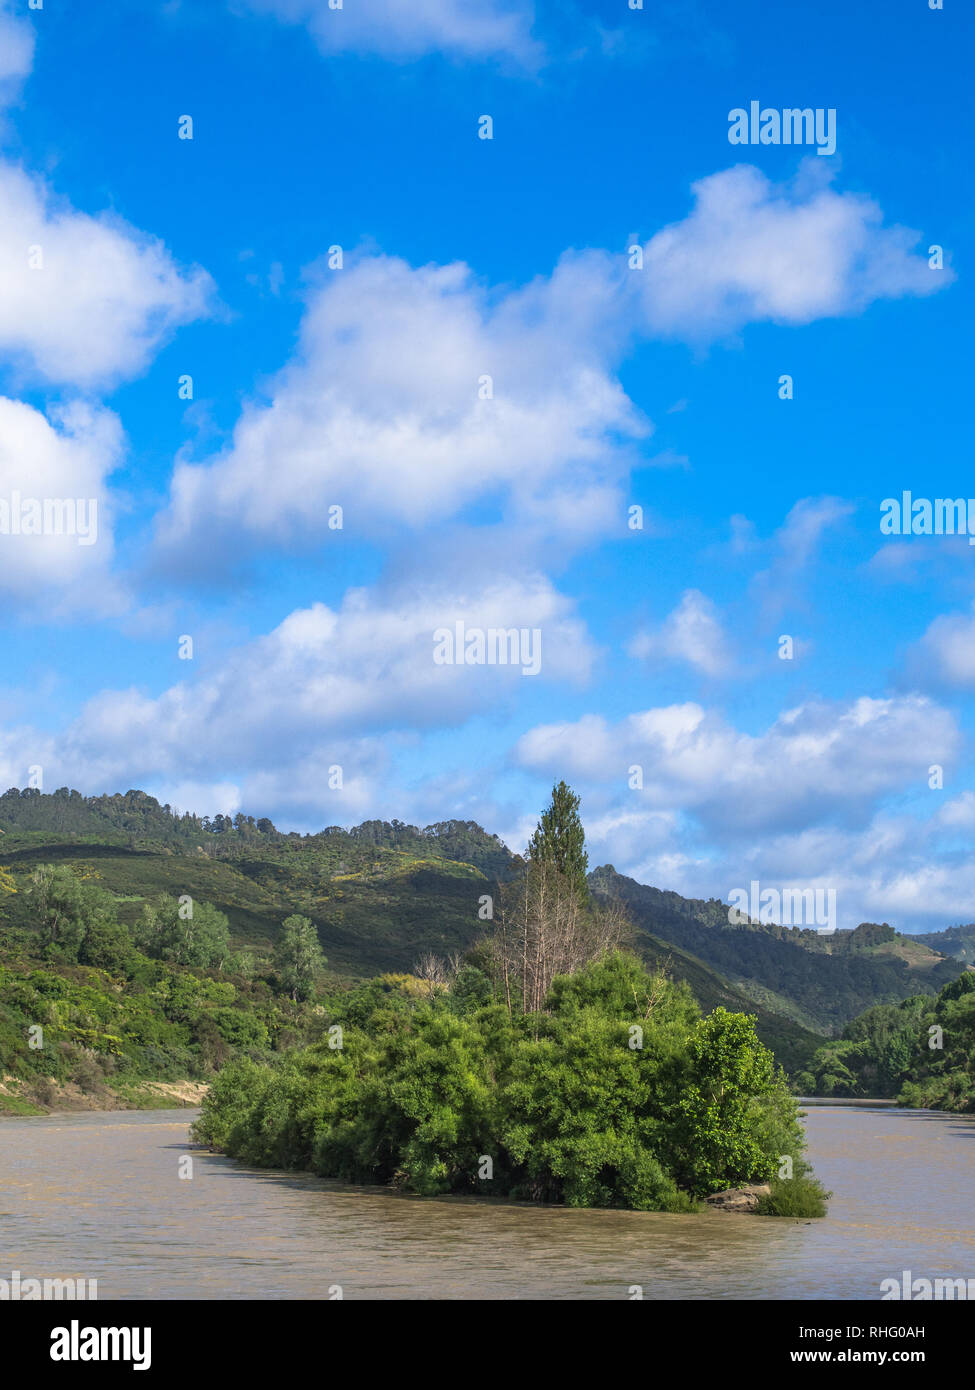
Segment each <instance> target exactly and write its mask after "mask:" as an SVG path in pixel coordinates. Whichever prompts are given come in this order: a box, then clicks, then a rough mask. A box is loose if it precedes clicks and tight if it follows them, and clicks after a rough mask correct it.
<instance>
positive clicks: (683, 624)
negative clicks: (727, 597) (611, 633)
mask: <svg viewBox="0 0 975 1390" xmlns="http://www.w3.org/2000/svg"><path fill="white" fill-rule="evenodd" d="M627 650H628V651H629V654H630V655H631V656H635V657H638V658H639V659H641V660H644V661H652V660H654V659H658V658H660V659H663V660H666V661H680V662H686V663H687V664H688V665H689V666H693V667H694V669H695V670H697V671H700V672H701V673H702V674H703V675H706V676H721V675H724V674H725V673H726V672H727V671H728V670H729V669H730V667H731V653H730V651H729V649H728V642H727V638H726V637H725V634H724V631H723V629H722V627H721V622H720V619H719V617H718V610H717V608H716V607H715V605H714V604H713V603H712V602H711V600H710V599H709V598H707V597H706V595H704V594H702V593H701V592H700V590H699V589H687V590H686V591H685V593H684V594H683V595H682V597H681V601H680V603H679V604H678V605H677V607H676V608H675V609H674V611H673V612H672V613H671V614H670V615H669V617H668V618H666V619H665V621H664V622H663V623H662V625H661V626H660V627H659V628H658V629H657V630H656V631H655V632H650V631H643V632H639V633H637V635H636V637H634V639H633V641H632V642H631V643H630V645H629V647H628V648H627Z"/></svg>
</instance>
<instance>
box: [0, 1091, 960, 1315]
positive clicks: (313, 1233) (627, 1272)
mask: <svg viewBox="0 0 975 1390" xmlns="http://www.w3.org/2000/svg"><path fill="white" fill-rule="evenodd" d="M196 1114H197V1112H196V1111H192V1110H173V1111H159V1110H156V1111H148V1112H147V1111H142V1112H139V1111H114V1112H109V1113H100V1114H79V1115H68V1116H63V1115H61V1116H42V1117H36V1118H4V1119H2V1120H0V1278H5V1279H9V1277H10V1272H12V1271H13V1270H15V1269H17V1270H20V1273H21V1278H22V1279H26V1278H28V1277H35V1278H45V1277H49V1278H69V1277H73V1278H86V1279H97V1280H98V1297H99V1298H100V1299H110V1298H328V1297H329V1296H330V1290H332V1289H333V1288H334V1286H336V1285H338V1286H341V1289H342V1296H343V1297H345V1298H559V1299H566V1298H569V1299H571V1298H583V1299H585V1298H627V1297H630V1296H631V1293H630V1290H631V1288H632V1286H633V1285H639V1286H641V1287H642V1289H643V1296H644V1298H657V1299H677V1298H680V1299H687V1298H691V1299H713V1298H731V1299H734V1298H765V1299H784V1298H834V1299H846V1298H867V1299H878V1298H879V1297H880V1294H881V1289H880V1283H881V1280H882V1279H886V1278H894V1279H897V1280H898V1282H899V1281H900V1280H901V1277H902V1273H903V1271H904V1270H910V1271H911V1272H912V1276H913V1277H914V1278H917V1277H922V1276H923V1277H925V1278H936V1277H943V1278H947V1277H951V1278H966V1279H967V1278H975V1201H973V1198H975V1120H972V1119H968V1118H961V1117H958V1116H951V1115H943V1114H936V1113H934V1112H930V1111H900V1110H895V1109H877V1108H874V1109H857V1108H854V1107H838V1106H835V1107H834V1106H822V1105H817V1106H815V1107H813V1106H811V1107H810V1108H809V1110H808V1112H807V1118H806V1121H805V1123H806V1129H807V1134H808V1138H809V1157H810V1158H811V1160H812V1162H813V1164H814V1166H815V1169H816V1173H817V1175H818V1176H819V1177H820V1178H821V1179H822V1181H823V1182H824V1183H825V1184H826V1186H827V1187H828V1188H831V1189H832V1190H833V1193H834V1196H833V1198H832V1200H831V1202H830V1212H829V1216H827V1217H826V1218H825V1219H822V1220H818V1221H811V1222H806V1221H799V1222H797V1221H795V1220H790V1219H786V1218H775V1217H759V1216H733V1215H730V1214H728V1213H723V1214H722V1213H718V1212H708V1213H706V1214H704V1215H701V1216H671V1215H665V1214H658V1213H651V1212H622V1211H572V1210H567V1209H563V1208H551V1207H550V1208H538V1207H531V1206H526V1205H515V1204H512V1203H506V1202H501V1201H492V1200H489V1199H488V1200H485V1199H470V1200H467V1199H463V1198H444V1199H435V1200H430V1199H423V1198H414V1197H404V1196H399V1195H396V1194H393V1193H390V1192H388V1191H386V1190H384V1189H378V1188H361V1187H347V1186H345V1185H340V1184H337V1183H332V1182H325V1181H322V1180H321V1179H318V1178H314V1177H310V1176H307V1175H304V1174H282V1173H272V1172H267V1171H265V1170H255V1169H250V1168H246V1167H244V1166H242V1165H240V1164H238V1163H235V1162H233V1161H232V1160H231V1159H227V1158H222V1157H219V1156H217V1155H213V1154H208V1153H206V1152H204V1151H201V1150H196V1149H194V1148H193V1147H192V1146H191V1145H190V1144H189V1140H188V1133H187V1131H188V1128H189V1124H190V1123H191V1121H192V1120H193V1119H194V1118H195V1117H196ZM185 1155H189V1156H190V1157H192V1160H193V1176H192V1178H191V1179H185V1178H184V1179H181V1178H180V1177H179V1170H180V1160H181V1159H182V1158H183V1157H184V1156H185ZM184 1167H185V1165H184Z"/></svg>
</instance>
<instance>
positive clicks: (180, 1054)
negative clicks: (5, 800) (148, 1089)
mask: <svg viewBox="0 0 975 1390" xmlns="http://www.w3.org/2000/svg"><path fill="white" fill-rule="evenodd" d="M0 890H2V891H3V893H4V895H5V899H4V900H5V904H6V905H8V906H9V905H16V906H17V907H18V908H19V913H18V918H19V921H20V922H21V924H22V925H19V926H17V925H5V926H4V927H3V928H2V930H0V954H2V958H3V959H4V960H5V962H6V964H5V965H3V966H0V1074H2V1075H3V1076H4V1077H6V1078H7V1079H8V1082H11V1081H12V1082H14V1083H15V1085H14V1086H13V1087H12V1088H11V1086H10V1085H9V1084H8V1085H7V1087H6V1091H7V1094H6V1095H5V1096H0V1109H2V1108H5V1107H9V1106H12V1107H13V1108H17V1107H18V1105H22V1104H24V1103H26V1104H29V1103H31V1102H38V1103H40V1104H42V1105H50V1104H54V1103H56V1102H57V1101H58V1099H59V1096H58V1090H57V1088H59V1087H63V1086H68V1085H74V1086H77V1087H78V1088H79V1089H80V1090H81V1091H82V1092H84V1093H85V1094H86V1095H87V1096H88V1097H89V1098H92V1099H93V1100H94V1102H95V1103H99V1104H102V1103H108V1102H110V1101H111V1099H112V1097H113V1096H118V1095H122V1096H124V1095H125V1094H126V1088H127V1087H129V1086H135V1085H137V1084H138V1083H140V1082H142V1081H149V1080H151V1081H182V1080H200V1081H202V1080H208V1079H209V1078H210V1077H211V1076H212V1075H213V1073H214V1072H215V1070H216V1069H217V1068H218V1067H220V1066H221V1065H223V1063H225V1062H226V1061H228V1060H230V1059H231V1058H234V1057H238V1056H241V1055H243V1056H250V1057H255V1058H260V1057H269V1056H271V1055H272V1054H273V1051H274V1049H275V1048H276V1047H277V1046H282V1047H285V1046H294V1045H295V1044H296V1043H302V1042H308V1041H310V1040H312V1039H313V1038H315V1037H317V1036H319V1035H320V1033H321V1031H322V1029H323V1028H324V1026H325V1025H324V1010H323V1009H322V1008H321V1007H320V1006H314V1005H310V1004H309V1005H307V1006H306V1005H301V1004H298V1003H296V1002H290V1003H289V1002H287V1001H286V1000H284V999H283V998H281V997H280V994H279V993H278V992H276V989H275V986H278V989H280V988H281V986H280V982H279V981H277V980H276V979H275V977H274V976H273V975H272V976H270V977H266V978H263V979H254V978H252V974H253V960H252V958H249V957H248V956H247V955H246V953H237V954H232V953H231V952H230V938H229V931H228V926H227V919H226V917H224V915H223V914H222V913H220V912H218V911H216V910H215V909H214V908H213V907H212V906H210V905H209V904H207V903H204V902H196V903H193V902H191V900H190V899H189V898H188V897H184V898H183V899H176V898H175V897H172V896H170V895H167V894H162V895H160V896H158V897H157V898H155V899H154V900H152V901H150V902H148V903H146V904H145V906H144V909H143V913H142V917H141V919H140V920H139V922H138V923H137V924H136V925H135V926H134V927H133V928H131V929H129V928H126V927H125V926H123V925H121V924H120V923H119V922H118V921H117V919H116V915H115V913H116V899H115V897H114V896H113V895H112V894H111V893H108V892H106V891H105V890H104V889H103V887H102V886H101V884H100V883H99V881H98V874H97V871H95V870H92V869H91V868H90V867H88V866H85V865H75V866H74V867H73V868H68V867H66V866H64V865H59V866H52V865H40V866H38V867H37V868H35V869H34V870H33V871H32V872H31V873H30V875H29V877H27V878H22V879H21V880H20V884H19V887H18V883H17V881H16V880H15V879H14V877H13V876H12V875H10V874H9V873H4V874H3V875H2V877H0ZM26 924H29V925H26ZM309 925H310V924H309ZM316 945H317V942H316ZM321 964H322V959H321V953H320V952H319V953H318V955H317V956H314V957H313V959H312V966H313V967H314V968H319V967H320V965H321ZM300 983H302V984H304V983H306V977H305V975H300ZM12 1091H13V1092H15V1094H12V1093H11V1092H12Z"/></svg>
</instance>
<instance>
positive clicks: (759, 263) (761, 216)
mask: <svg viewBox="0 0 975 1390" xmlns="http://www.w3.org/2000/svg"><path fill="white" fill-rule="evenodd" d="M824 177H826V176H825V175H823V174H822V171H819V177H818V178H816V177H814V170H813V167H812V166H807V167H806V168H805V169H804V171H803V173H802V174H801V176H800V177H799V178H798V179H797V180H796V181H795V182H794V183H792V184H791V185H788V184H773V183H772V182H771V181H770V180H769V179H768V178H767V177H766V175H765V174H763V173H761V171H760V170H758V169H756V168H754V167H753V166H751V165H747V164H742V165H738V166H736V167H735V168H732V169H726V170H724V171H723V172H721V173H718V174H712V175H710V176H709V177H708V178H704V179H700V180H699V181H698V182H697V183H695V184H693V185H692V191H693V193H694V197H695V206H694V210H693V211H692V212H691V213H690V215H689V216H688V217H686V218H684V219H683V221H681V222H676V223H673V224H672V225H671V226H668V227H664V228H663V229H662V230H661V231H659V232H657V233H656V235H655V236H653V237H651V239H650V240H649V241H648V242H647V243H646V246H645V247H644V268H643V270H642V272H636V271H634V272H633V273H632V280H633V283H634V287H635V290H636V292H637V293H638V294H639V296H640V300H641V306H642V313H643V317H644V321H645V327H646V329H647V330H648V331H650V332H651V333H653V334H654V335H658V336H661V337H675V338H680V339H682V340H688V339H690V340H692V341H699V342H707V341H710V340H712V339H713V338H715V337H720V336H723V335H725V334H729V333H734V332H737V331H738V330H739V329H741V328H743V327H744V326H745V325H746V324H748V323H758V322H763V321H771V322H773V323H780V324H803V323H811V322H812V321H813V320H814V319H819V318H834V317H836V316H838V315H846V314H855V313H859V312H860V311H861V310H862V309H864V308H866V307H867V305H868V304H871V303H872V302H873V301H874V300H877V299H890V298H899V297H900V296H902V295H908V294H909V295H925V294H933V293H934V292H935V291H936V290H938V289H942V288H943V287H944V286H945V285H946V284H947V283H949V282H950V280H951V279H952V278H953V273H952V272H951V271H950V270H947V271H945V270H942V271H940V272H937V273H935V272H934V271H932V270H931V269H929V267H928V263H927V258H926V256H921V255H918V254H917V245H918V242H919V240H920V234H919V233H917V232H913V231H910V230H908V229H907V228H905V227H899V226H893V227H884V226H883V225H882V224H883V212H882V210H881V208H880V207H879V206H878V205H877V204H876V203H875V202H874V201H873V200H872V199H871V198H867V197H864V196H862V195H860V194H855V193H837V192H835V191H834V190H833V189H832V188H830V187H828V186H822V182H821V181H822V179H823V178H824ZM817 184H818V185H819V186H817Z"/></svg>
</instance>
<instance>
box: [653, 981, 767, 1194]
mask: <svg viewBox="0 0 975 1390" xmlns="http://www.w3.org/2000/svg"><path fill="white" fill-rule="evenodd" d="M688 1054H689V1067H688V1074H687V1077H686V1079H685V1080H684V1083H683V1085H682V1087H681V1092H682V1094H681V1099H680V1103H679V1105H678V1107H677V1114H678V1116H679V1120H680V1123H679V1126H678V1134H679V1137H680V1148H681V1153H680V1156H679V1161H678V1164H677V1170H678V1176H679V1179H680V1180H681V1183H682V1185H686V1186H687V1187H688V1188H690V1190H691V1191H692V1192H696V1193H700V1194H702V1195H705V1194H708V1193H711V1192H720V1191H721V1190H722V1189H723V1188H727V1187H736V1186H738V1185H739V1184H741V1183H748V1182H765V1181H767V1180H768V1179H769V1178H770V1177H771V1176H772V1174H773V1172H774V1171H775V1156H774V1155H772V1154H770V1153H768V1152H766V1151H764V1150H763V1147H762V1145H761V1143H760V1141H759V1139H758V1137H757V1135H756V1134H755V1132H754V1124H753V1111H752V1101H753V1100H755V1099H756V1098H758V1097H761V1096H765V1095H771V1094H772V1093H773V1092H774V1089H775V1081H776V1075H775V1061H774V1058H773V1057H772V1054H771V1052H769V1050H768V1048H767V1047H765V1046H764V1045H763V1044H762V1043H760V1042H759V1040H758V1038H757V1037H756V1036H755V1020H754V1018H751V1017H749V1016H748V1015H746V1014H733V1013H729V1012H728V1010H727V1009H724V1008H717V1009H715V1010H714V1012H713V1013H712V1014H709V1015H708V1017H707V1018H704V1019H702V1020H701V1021H700V1023H699V1024H698V1025H697V1028H696V1030H695V1033H694V1036H693V1037H692V1039H691V1043H690V1047H689V1049H688Z"/></svg>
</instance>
